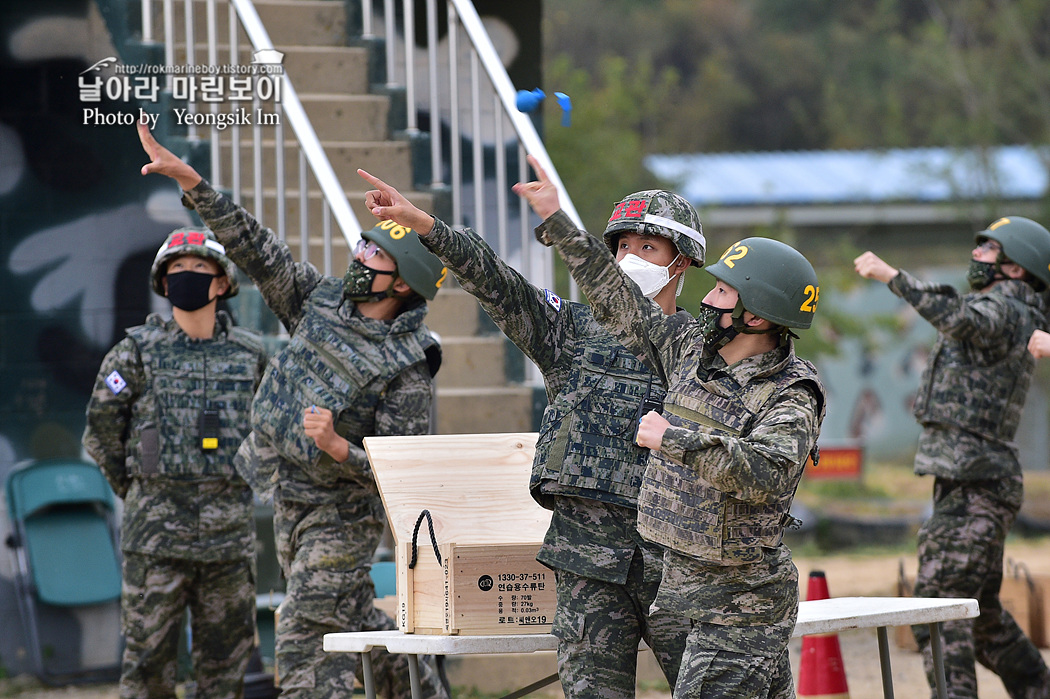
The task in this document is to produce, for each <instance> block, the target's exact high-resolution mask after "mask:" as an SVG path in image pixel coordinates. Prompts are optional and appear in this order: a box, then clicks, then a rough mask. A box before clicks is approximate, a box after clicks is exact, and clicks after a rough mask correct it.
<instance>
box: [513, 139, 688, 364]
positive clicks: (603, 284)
mask: <svg viewBox="0 0 1050 699" xmlns="http://www.w3.org/2000/svg"><path fill="white" fill-rule="evenodd" d="M529 164H530V165H531V166H532V168H533V169H534V170H535V172H536V180H535V181H533V182H519V183H517V184H516V185H514V191H515V193H517V194H518V196H520V197H523V198H524V199H525V200H526V201H527V202H528V203H529V206H531V207H532V210H533V211H535V212H536V214H537V215H539V216H542V217H543V223H542V224H540V226H539V227H538V228H537V229H536V237H537V238H538V239H539V240H540V242H542V243H543V244H545V245H552V244H553V245H555V246H557V248H558V253H559V254H560V255H561V257H562V259H563V260H564V261H565V264H566V266H567V267H568V268H569V273H570V274H572V277H573V279H575V280H576V283H577V284H579V286H580V290H581V291H583V293H584V294H585V295H586V296H587V298H588V299H589V300H590V302H591V310H592V312H593V314H594V318H595V319H596V320H597V321H598V322H599V323H601V324H602V325H603V326H604V327H605V329H606V330H608V331H609V333H611V334H612V335H613V336H614V337H616V338H617V339H618V340H619V341H620V342H621V343H622V344H623V346H624V347H626V348H627V349H628V350H630V351H631V352H632V353H633V354H634V355H635V356H637V357H640V358H642V359H644V360H645V361H646V362H647V363H648V364H649V365H650V366H651V367H653V368H654V369H656V371H657V374H658V375H659V376H660V377H661V379H662V380H664V381H666V378H667V375H666V371H665V367H666V366H669V365H671V364H673V362H669V361H668V358H669V356H670V355H669V354H665V352H674V351H676V349H675V348H674V346H673V345H674V344H675V343H674V342H673V340H674V338H675V337H678V336H680V335H681V333H680V332H678V331H677V329H679V328H680V326H681V324H682V323H683V322H684V321H685V320H686V319H685V318H681V317H680V316H683V315H684V314H682V313H678V314H675V315H673V316H665V315H664V312H663V310H661V308H660V307H659V306H657V305H656V304H655V303H653V302H652V301H650V300H649V299H648V298H646V297H645V296H644V295H643V294H642V292H641V290H640V289H639V288H638V285H637V284H635V283H634V282H633V281H631V280H630V279H629V278H628V277H627V275H625V274H624V273H623V271H622V270H621V269H620V267H619V266H618V265H617V264H616V258H615V257H613V254H612V253H611V252H610V251H609V249H608V248H607V247H606V246H605V244H604V243H603V242H602V241H600V240H598V239H597V238H595V237H594V236H592V235H590V234H589V233H587V231H584V230H580V229H579V228H577V227H576V225H575V224H574V223H573V222H572V221H571V220H570V219H569V217H568V215H567V214H565V212H563V211H562V210H561V208H560V206H559V203H558V190H557V188H556V187H555V186H554V184H553V183H551V181H550V180H549V178H548V177H547V174H546V173H545V172H544V171H543V168H542V167H541V166H540V164H539V162H538V161H537V160H536V159H535V158H533V157H532V156H529ZM670 326H673V327H674V328H675V329H676V330H674V331H665V328H667V327H670Z"/></svg>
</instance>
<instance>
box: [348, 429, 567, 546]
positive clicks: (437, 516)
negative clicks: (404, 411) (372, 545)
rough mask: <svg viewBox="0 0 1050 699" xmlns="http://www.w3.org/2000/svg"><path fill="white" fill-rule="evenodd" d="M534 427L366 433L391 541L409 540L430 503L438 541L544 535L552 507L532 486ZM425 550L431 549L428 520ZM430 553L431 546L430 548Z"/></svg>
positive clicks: (504, 540)
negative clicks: (471, 431)
mask: <svg viewBox="0 0 1050 699" xmlns="http://www.w3.org/2000/svg"><path fill="white" fill-rule="evenodd" d="M536 437H537V434H536V433H535V432H508V433H502V434H455V435H419V436H399V437H365V440H364V446H365V452H366V453H367V454H368V460H369V461H370V462H371V464H372V471H373V473H374V474H375V478H376V482H377V483H378V485H379V493H380V495H381V496H382V498H383V505H384V506H385V507H386V512H387V516H388V517H389V520H390V528H391V530H392V532H393V535H394V541H395V542H397V543H398V544H411V541H412V529H413V527H414V525H415V523H416V519H417V518H418V517H419V514H420V512H422V511H423V510H429V511H430V515H431V518H432V519H433V522H434V534H435V536H436V538H437V542H438V544H439V545H440V544H443V543H452V542H454V543H456V544H512V543H530V542H535V541H542V540H543V537H544V535H545V534H546V533H547V527H548V526H549V525H550V518H551V513H550V511H549V510H545V509H543V508H542V507H540V506H539V505H538V504H536V501H535V500H533V499H532V496H531V495H530V494H529V475H530V474H531V472H532V459H533V455H534V454H535V450H536ZM418 545H419V547H420V550H421V553H420V556H422V550H424V548H425V549H430V548H431V546H430V535H429V532H428V530H427V523H426V521H424V522H423V523H422V525H421V526H420V531H419V541H418ZM430 556H431V557H432V556H433V551H430Z"/></svg>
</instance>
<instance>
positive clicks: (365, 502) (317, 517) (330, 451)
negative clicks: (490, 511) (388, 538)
mask: <svg viewBox="0 0 1050 699" xmlns="http://www.w3.org/2000/svg"><path fill="white" fill-rule="evenodd" d="M139 137H140V139H141V140H142V144H143V147H144V148H145V150H146V152H147V153H148V154H149V156H150V158H151V159H152V162H151V163H149V164H148V165H146V166H144V167H143V168H142V172H143V174H147V173H151V172H156V173H159V174H163V175H167V176H169V177H171V178H173V179H175V180H176V181H177V182H178V183H179V186H180V187H181V188H182V189H183V191H184V201H187V202H189V204H191V205H192V206H193V207H194V208H195V209H196V210H197V213H198V214H199V215H200V216H201V218H202V219H203V220H204V221H206V222H207V223H208V225H209V227H210V228H211V229H212V230H213V231H215V234H216V235H217V236H218V238H219V240H220V241H223V242H224V243H225V244H226V246H227V249H228V250H229V254H230V256H231V258H232V259H234V260H235V261H236V262H238V264H239V265H240V267H241V269H243V270H244V271H245V272H246V273H247V274H248V276H249V277H250V278H251V279H252V281H254V282H255V284H256V286H257V287H258V288H259V291H260V292H261V293H262V296H263V299H264V300H265V301H266V303H267V305H268V306H269V307H270V309H271V310H272V311H273V312H274V313H275V314H276V316H277V318H278V319H279V320H280V321H281V322H282V323H283V324H284V326H285V328H287V330H288V333H289V335H290V339H289V342H288V345H287V346H286V347H285V348H284V349H283V350H281V351H280V352H279V353H278V354H277V355H276V356H275V357H274V358H273V359H272V360H271V361H270V364H269V366H268V367H267V369H266V373H265V374H264V376H263V378H262V383H261V385H260V386H259V391H258V394H257V395H256V398H255V401H254V403H253V405H252V432H251V434H250V435H249V436H248V438H247V439H246V440H245V441H244V443H243V444H242V445H241V449H240V451H239V452H238V455H237V462H236V465H237V467H238V469H239V470H241V471H242V472H243V473H245V474H246V477H247V479H248V480H249V482H250V483H252V485H253V487H256V488H257V490H258V491H259V492H261V493H262V494H264V495H270V494H272V496H273V499H274V533H275V536H276V541H277V555H278V559H279V562H280V564H281V569H282V571H283V573H284V575H285V577H286V579H287V591H286V596H285V600H284V602H283V603H282V604H281V606H280V618H279V620H278V623H277V670H278V673H279V678H280V684H281V694H282V696H288V697H296V698H299V697H317V698H321V697H334V696H343V695H346V694H348V693H350V692H351V691H352V690H353V683H354V678H355V674H358V676H359V673H360V668H359V667H358V663H357V655H356V654H353V653H332V654H328V653H325V652H324V651H323V649H322V639H323V636H324V634H326V633H333V632H341V631H373V630H386V629H396V628H397V625H396V624H395V623H394V621H393V620H392V619H390V617H388V616H387V615H386V614H384V613H383V612H381V611H379V610H377V609H376V608H375V607H374V605H373V599H374V598H375V588H374V586H373V584H372V580H371V577H370V574H369V568H370V566H371V563H372V558H373V556H374V555H375V551H376V548H377V547H378V545H379V542H380V539H381V537H382V534H383V528H384V525H385V521H386V516H385V513H384V511H383V505H382V501H381V499H380V497H379V491H378V488H377V486H376V482H375V479H374V477H373V475H372V472H371V468H370V466H369V463H368V458H367V456H366V454H365V452H364V448H363V446H362V440H363V438H364V437H366V436H369V435H403V434H425V433H427V432H428V431H429V429H430V404H431V389H432V381H433V375H434V374H435V373H436V372H437V368H438V366H439V365H440V357H441V354H440V347H439V346H438V344H437V342H436V340H434V338H433V336H432V335H431V334H430V332H429V331H428V330H427V328H426V326H425V325H424V324H423V319H424V316H425V315H426V312H427V304H426V301H427V299H432V298H434V295H435V294H436V293H437V290H438V288H439V287H440V286H441V284H442V283H443V281H444V277H445V273H444V268H443V267H442V265H441V263H440V262H439V261H438V259H437V258H435V257H434V256H433V255H431V254H430V253H429V252H427V250H426V249H425V248H423V246H422V245H421V244H420V243H419V239H418V236H416V235H415V234H414V233H413V232H412V231H411V230H408V229H405V228H403V227H401V226H397V225H395V224H392V223H391V224H387V225H385V226H376V227H375V228H373V229H372V230H369V231H365V232H364V233H363V234H362V240H361V242H360V244H359V245H358V246H357V248H355V250H354V259H353V260H352V261H351V263H350V266H349V268H348V270H347V272H346V275H345V277H344V278H342V279H340V278H335V277H326V276H324V275H322V274H320V273H319V272H318V271H317V269H316V268H315V267H314V266H313V265H312V264H310V263H308V262H300V263H297V262H294V261H293V260H292V256H291V252H290V251H289V249H288V246H287V245H285V244H284V243H282V242H281V241H280V240H279V239H278V238H277V236H276V234H274V232H273V231H271V230H269V229H267V228H263V227H262V226H261V225H260V224H259V222H258V221H256V220H255V218H253V217H252V215H251V214H249V213H248V212H247V211H245V210H244V209H243V208H241V207H239V206H237V205H235V204H234V203H233V202H231V201H230V200H229V199H227V198H226V197H224V196H223V195H222V194H220V193H219V192H217V191H215V190H214V189H213V188H212V187H211V186H210V185H209V184H208V183H207V182H206V181H204V180H203V179H202V178H201V176H200V175H199V174H198V173H197V172H196V171H194V170H193V168H192V167H190V166H189V165H188V164H186V163H184V162H183V161H181V160H180V159H178V158H177V157H175V156H174V155H173V154H172V153H171V152H170V151H168V150H167V149H165V148H164V147H163V146H161V145H160V144H158V143H157V142H156V140H154V138H153V136H152V135H151V134H150V133H149V129H148V128H147V127H144V126H140V127H139ZM366 263H367V264H366ZM373 662H374V668H375V680H376V685H377V688H378V691H379V692H380V693H381V694H382V695H384V696H397V697H408V696H409V695H410V693H411V689H410V685H409V669H408V659H407V657H406V656H403V655H390V654H388V653H386V652H385V651H381V650H376V651H373ZM420 669H421V670H422V684H423V690H424V696H426V697H443V696H446V692H445V690H444V688H443V687H442V686H441V682H440V679H439V678H438V676H437V672H436V671H435V670H434V669H433V668H432V667H431V666H430V665H429V664H426V663H423V664H422V665H421V668H420Z"/></svg>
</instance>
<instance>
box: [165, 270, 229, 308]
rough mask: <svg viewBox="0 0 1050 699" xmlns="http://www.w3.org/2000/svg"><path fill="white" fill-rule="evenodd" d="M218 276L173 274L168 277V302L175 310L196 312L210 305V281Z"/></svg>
mask: <svg viewBox="0 0 1050 699" xmlns="http://www.w3.org/2000/svg"><path fill="white" fill-rule="evenodd" d="M217 276H219V275H217V274H207V273H205V272H175V273H174V274H169V275H168V300H169V301H171V305H172V306H175V308H178V309H181V310H183V311H196V310H197V309H199V308H204V307H205V306H207V305H208V304H209V303H211V293H210V292H211V280H212V279H215V277H217Z"/></svg>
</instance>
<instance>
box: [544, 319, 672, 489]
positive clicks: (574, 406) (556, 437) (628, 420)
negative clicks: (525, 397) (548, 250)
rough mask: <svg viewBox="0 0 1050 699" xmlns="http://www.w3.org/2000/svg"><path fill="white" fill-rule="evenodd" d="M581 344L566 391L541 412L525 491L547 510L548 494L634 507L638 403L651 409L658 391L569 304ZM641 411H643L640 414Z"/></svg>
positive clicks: (641, 454)
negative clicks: (587, 332) (583, 334)
mask: <svg viewBox="0 0 1050 699" xmlns="http://www.w3.org/2000/svg"><path fill="white" fill-rule="evenodd" d="M569 310H570V312H571V313H573V315H574V323H575V324H576V327H577V328H583V329H586V330H591V331H592V333H593V334H591V335H589V336H586V337H583V338H581V340H582V342H583V348H582V350H581V351H580V352H578V353H577V355H576V357H575V359H574V362H573V367H572V370H571V371H570V373H569V376H568V378H567V380H566V382H565V386H564V387H563V388H562V390H561V392H560V393H559V394H558V395H557V397H555V399H554V400H553V401H552V402H551V403H550V404H549V405H548V406H547V408H546V410H544V412H543V425H542V427H541V428H540V435H539V439H538V440H537V443H536V458H535V460H534V461H533V467H532V477H531V480H530V487H531V490H532V495H533V498H535V499H536V501H537V502H539V503H540V504H541V505H542V506H544V507H547V508H551V509H552V508H553V504H552V502H551V496H552V495H569V496H583V497H587V498H590V499H593V500H600V501H603V502H608V503H612V504H616V505H623V506H626V507H630V508H632V509H633V508H635V507H636V506H637V503H638V490H639V489H640V488H641V485H642V474H643V473H644V472H645V464H646V462H647V461H648V458H649V450H648V449H642V448H641V447H639V446H637V445H636V444H635V443H634V436H635V431H636V428H637V426H638V418H639V417H641V415H642V414H643V413H641V412H640V410H641V408H642V403H643V401H646V402H647V403H649V402H651V403H652V404H653V406H655V409H656V410H657V411H659V410H660V407H659V406H660V405H661V404H662V403H663V401H664V387H663V384H662V383H661V382H660V380H659V379H658V378H657V377H656V376H654V375H653V374H652V373H651V372H650V371H649V369H648V367H646V366H645V364H644V363H642V362H641V361H640V360H639V359H638V358H636V357H635V356H634V355H633V354H631V353H630V352H629V351H628V350H627V349H626V348H624V347H623V346H621V345H620V344H619V343H618V342H617V341H616V340H615V339H614V338H613V337H612V336H611V335H609V333H608V332H606V331H605V330H603V329H602V328H601V326H600V325H598V324H597V322H595V320H594V318H593V317H592V316H591V312H590V309H589V308H588V307H587V306H584V305H583V304H576V303H572V304H569ZM646 412H648V408H647V409H646Z"/></svg>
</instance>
